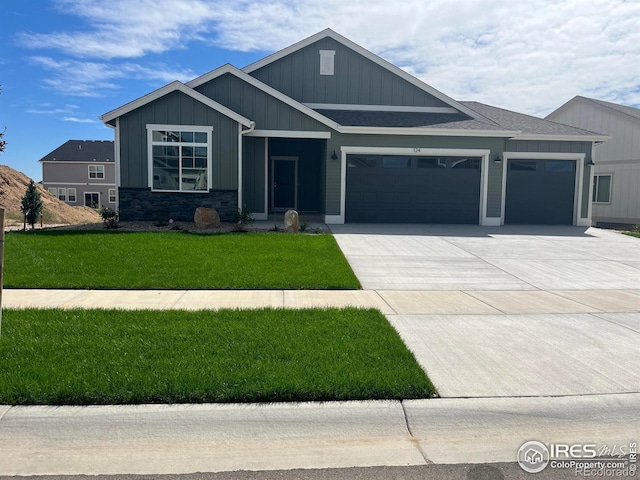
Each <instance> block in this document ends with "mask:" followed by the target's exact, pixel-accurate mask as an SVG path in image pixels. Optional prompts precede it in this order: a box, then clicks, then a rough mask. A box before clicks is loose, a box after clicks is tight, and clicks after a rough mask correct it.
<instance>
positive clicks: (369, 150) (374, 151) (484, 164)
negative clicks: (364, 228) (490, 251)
mask: <svg viewBox="0 0 640 480" xmlns="http://www.w3.org/2000/svg"><path fill="white" fill-rule="evenodd" d="M340 152H341V155H340V162H341V163H340V215H331V216H330V217H332V223H344V222H345V218H346V193H347V155H350V154H358V153H359V154H367V155H384V154H386V155H410V156H425V157H427V156H436V155H441V156H443V157H462V156H470V157H481V158H482V161H481V166H480V172H481V174H480V175H481V178H480V199H479V208H478V224H480V225H491V224H492V223H495V222H496V221H497V220H496V219H490V220H489V219H488V217H486V205H487V190H488V179H489V174H488V170H489V155H490V154H491V151H490V150H486V149H460V148H423V147H414V148H411V147H409V148H406V147H355V146H349V147H342V148H341V149H340ZM328 217H329V216H325V220H326V219H327V218H328ZM325 223H327V222H325Z"/></svg>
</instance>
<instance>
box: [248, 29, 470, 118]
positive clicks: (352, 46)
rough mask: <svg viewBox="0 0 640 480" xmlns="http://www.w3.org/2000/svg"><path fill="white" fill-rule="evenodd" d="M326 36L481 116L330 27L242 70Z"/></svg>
mask: <svg viewBox="0 0 640 480" xmlns="http://www.w3.org/2000/svg"><path fill="white" fill-rule="evenodd" d="M326 37H330V38H332V39H333V40H335V41H336V42H338V43H341V44H342V45H344V46H346V47H347V48H350V49H352V50H354V51H356V52H357V53H359V54H360V55H362V56H363V57H365V58H367V59H369V60H371V61H372V62H374V63H376V64H378V65H380V66H381V67H383V68H385V69H387V70H389V71H390V72H392V73H394V74H396V75H398V76H399V77H401V78H402V79H403V80H406V81H408V82H409V83H411V84H413V85H414V86H416V87H418V88H419V89H421V90H423V91H424V92H426V93H428V94H429V95H432V96H434V97H436V98H437V99H439V100H442V101H443V102H444V103H446V104H448V105H450V106H451V107H453V108H455V109H456V110H458V111H460V112H462V113H465V114H467V115H469V116H470V117H471V118H474V119H476V120H479V119H481V118H482V117H481V116H479V115H478V112H476V111H474V110H472V109H470V108H468V107H465V106H464V105H462V104H461V103H459V102H457V101H455V100H454V99H453V98H451V97H449V96H448V95H445V94H444V93H442V92H441V91H439V90H436V89H435V88H433V87H432V86H430V85H428V84H426V83H425V82H423V81H422V80H420V79H419V78H417V77H414V76H413V75H411V74H409V73H407V72H405V71H404V70H402V69H401V68H400V67H397V66H395V65H394V64H392V63H391V62H388V61H387V60H385V59H384V58H382V57H380V56H378V55H376V54H375V53H373V52H370V51H369V50H367V49H366V48H364V47H361V46H360V45H358V44H357V43H355V42H353V41H352V40H349V39H348V38H346V37H343V36H342V35H340V34H339V33H337V32H334V31H333V30H331V29H330V28H326V29H324V30H322V31H321V32H318V33H316V34H315V35H312V36H310V37H308V38H305V39H304V40H301V41H299V42H297V43H294V44H293V45H290V46H288V47H286V48H284V49H282V50H279V51H277V52H275V53H272V54H271V55H269V56H267V57H265V58H263V59H261V60H258V61H257V62H254V63H252V64H250V65H247V66H246V67H244V68H243V69H242V71H243V72H245V73H251V72H253V71H255V70H258V69H259V68H262V67H264V66H265V65H268V64H270V63H272V62H275V61H276V60H279V59H280V58H283V57H285V56H287V55H289V54H291V53H293V52H296V51H298V50H300V49H302V48H305V47H307V46H309V45H311V44H312V43H315V42H317V41H318V40H321V39H323V38H326Z"/></svg>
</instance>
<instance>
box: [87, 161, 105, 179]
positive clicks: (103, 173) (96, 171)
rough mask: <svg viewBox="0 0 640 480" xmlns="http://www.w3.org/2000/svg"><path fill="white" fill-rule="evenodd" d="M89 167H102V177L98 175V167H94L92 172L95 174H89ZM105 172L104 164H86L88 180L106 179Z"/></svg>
mask: <svg viewBox="0 0 640 480" xmlns="http://www.w3.org/2000/svg"><path fill="white" fill-rule="evenodd" d="M91 167H102V177H99V176H98V173H100V169H99V168H96V169H95V172H94V173H95V174H96V176H95V177H92V176H91ZM106 173H107V172H106V171H105V169H104V165H102V164H100V163H91V164H89V165H87V178H88V179H89V180H105V179H106V178H105V177H106Z"/></svg>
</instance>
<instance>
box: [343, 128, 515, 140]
mask: <svg viewBox="0 0 640 480" xmlns="http://www.w3.org/2000/svg"><path fill="white" fill-rule="evenodd" d="M336 130H338V131H339V132H340V133H353V134H358V135H424V136H439V137H493V138H512V137H513V136H514V135H517V134H519V133H520V132H519V131H515V130H466V129H462V128H458V129H453V128H452V129H449V128H430V127H352V126H345V127H339V128H337V129H336Z"/></svg>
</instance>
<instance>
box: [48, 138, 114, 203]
mask: <svg viewBox="0 0 640 480" xmlns="http://www.w3.org/2000/svg"><path fill="white" fill-rule="evenodd" d="M39 162H40V163H41V164H42V186H43V187H44V188H46V189H47V190H48V191H49V193H51V194H52V195H55V196H56V197H58V198H59V199H60V200H62V201H64V202H67V203H68V204H69V205H86V206H88V207H92V208H99V207H101V206H104V207H109V208H112V209H114V210H115V209H116V208H117V205H118V198H117V189H116V169H115V152H114V148H113V141H111V140H69V141H67V142H66V143H64V144H63V145H61V146H59V147H58V148H56V149H55V150H54V151H53V152H51V153H49V154H47V155H45V156H44V157H42V158H41V159H40V160H39Z"/></svg>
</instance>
